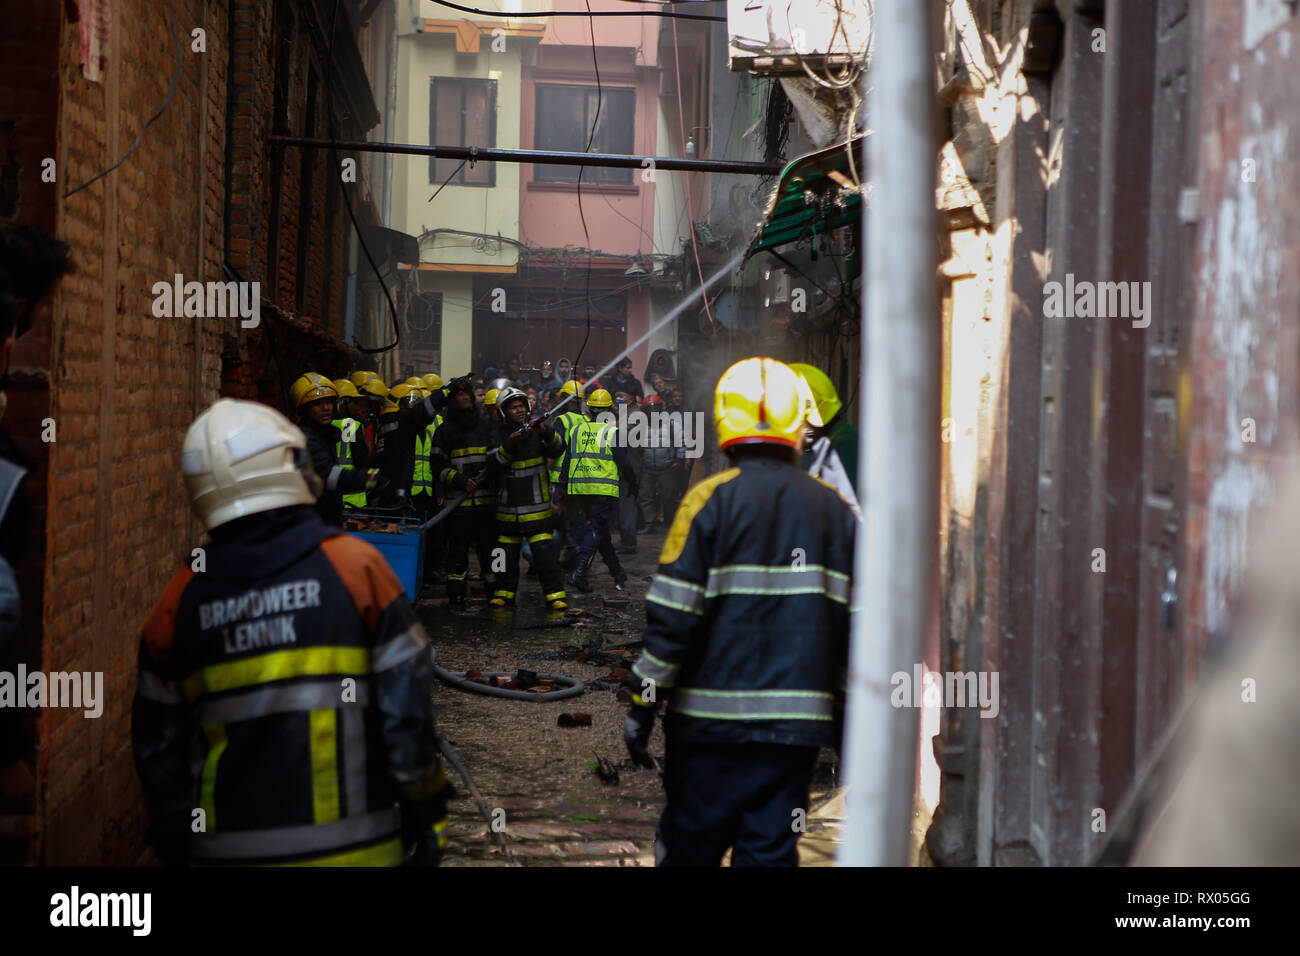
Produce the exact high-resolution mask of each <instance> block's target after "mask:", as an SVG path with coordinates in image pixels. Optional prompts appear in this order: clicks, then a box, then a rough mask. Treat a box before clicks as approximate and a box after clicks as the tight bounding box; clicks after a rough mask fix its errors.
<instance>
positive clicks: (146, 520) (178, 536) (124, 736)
mask: <svg viewBox="0 0 1300 956" xmlns="http://www.w3.org/2000/svg"><path fill="white" fill-rule="evenodd" d="M58 6H62V5H61V4H60V5H58ZM223 7H224V5H223V4H221V3H219V2H216V0H181V2H176V3H171V4H165V3H162V2H159V0H122V2H116V3H114V4H112V6H111V9H112V16H113V19H112V24H111V30H110V36H111V39H110V41H109V47H108V63H107V67H106V71H105V73H104V76H103V78H102V82H99V83H91V82H89V81H87V80H86V79H85V78H84V77H83V76H82V73H81V69H80V66H79V63H78V27H77V25H76V24H70V25H67V26H66V27H65V31H64V35H63V38H62V47H61V57H60V84H61V86H62V90H63V99H62V113H61V117H60V119H61V129H60V143H59V158H60V163H59V167H60V176H59V179H60V187H61V189H66V188H68V186H69V185H71V184H74V183H76V184H79V183H82V182H84V181H86V180H87V179H89V178H90V177H91V176H93V175H94V174H96V173H98V172H99V171H100V170H102V169H104V168H105V167H106V166H108V165H110V164H111V163H113V162H114V161H116V160H117V159H118V158H119V157H120V156H121V155H122V154H123V153H124V152H125V151H126V150H127V148H128V147H129V146H130V144H131V142H132V141H133V139H134V137H135V135H136V134H137V133H138V131H139V130H140V129H141V128H142V126H143V125H144V123H145V121H146V120H147V119H148V117H149V116H150V115H152V114H153V113H154V112H155V111H156V110H157V109H158V107H159V105H160V104H161V103H162V102H163V99H164V97H165V96H166V94H167V91H168V89H169V87H170V84H171V82H172V77H173V75H175V73H176V71H177V48H176V39H177V38H178V39H179V40H180V43H181V52H180V57H179V69H180V78H179V82H178V85H177V89H176V92H175V95H174V96H173V98H172V101H171V103H170V104H169V105H168V107H167V109H166V111H165V112H164V113H163V114H162V116H161V117H160V118H159V119H158V121H157V122H156V123H155V124H154V125H153V126H152V127H151V128H150V129H149V131H148V132H147V133H146V134H145V137H144V140H143V141H142V143H141V145H140V147H139V149H137V150H136V152H135V153H134V154H132V155H131V157H130V158H129V159H127V160H126V162H124V163H123V164H122V165H121V166H120V167H119V168H118V169H117V170H115V171H114V172H112V173H110V174H108V175H107V176H105V177H104V178H103V179H101V180H100V181H99V182H97V183H95V184H94V185H92V186H90V187H89V188H88V189H85V190H83V191H81V192H79V193H77V194H76V195H74V196H72V197H70V198H68V199H67V200H65V201H63V202H62V203H61V206H60V210H59V223H60V229H59V231H60V233H61V235H62V236H63V237H64V238H66V239H67V241H68V242H69V243H71V245H72V247H73V251H74V257H75V260H76V263H77V266H78V270H79V271H78V273H77V274H76V275H75V276H72V277H70V278H69V279H67V280H66V281H65V282H64V283H63V285H62V287H61V289H60V293H59V296H58V300H57V304H56V310H55V314H56V321H55V326H54V343H53V367H54V375H53V417H54V419H55V421H56V422H57V424H58V441H57V442H56V443H55V444H53V445H52V446H51V476H52V477H51V481H50V484H49V491H48V501H49V510H50V520H49V535H50V548H49V554H50V557H49V560H48V562H47V566H46V596H45V597H46V600H45V648H44V649H45V654H44V661H43V664H44V668H45V669H46V670H48V671H68V670H77V671H92V672H93V671H102V672H103V673H104V692H105V702H104V711H103V715H102V716H101V717H100V718H99V719H98V720H92V719H87V718H85V717H83V716H82V714H81V712H80V711H73V710H58V709H49V710H46V711H45V712H44V714H43V720H42V725H41V737H40V745H39V755H40V756H39V767H38V777H39V782H40V787H41V791H42V797H43V799H42V816H43V819H42V839H41V841H40V846H39V849H38V851H37V852H38V854H39V859H40V860H41V861H42V862H45V863H49V864H69V863H105V864H114V863H130V862H136V861H138V860H140V859H142V858H143V856H144V849H143V841H142V832H143V824H144V819H143V811H142V806H141V803H140V798H139V791H138V782H137V779H136V774H135V770H134V765H133V762H132V756H131V749H130V701H131V699H132V696H133V694H134V690H135V687H134V684H135V660H136V651H137V641H138V633H139V627H140V625H141V623H142V622H143V620H144V618H145V616H146V615H147V614H148V612H149V610H150V608H151V607H152V605H153V603H154V601H156V599H157V597H158V595H159V594H160V593H161V590H162V588H163V586H164V585H165V584H166V582H167V580H168V579H169V578H170V576H171V575H172V573H173V572H174V571H175V569H176V568H177V566H178V564H179V562H180V560H181V558H182V557H183V556H185V555H187V554H188V553H189V550H190V548H191V547H192V546H194V545H195V544H197V542H198V526H197V524H196V523H195V522H194V521H193V520H192V519H191V518H190V516H189V507H188V501H187V499H186V497H185V495H184V491H183V487H182V485H181V481H180V477H179V470H178V457H179V447H180V442H181V439H182V437H183V435H184V432H185V429H186V428H187V427H188V425H189V423H190V421H191V420H192V419H193V417H194V414H195V411H196V410H197V409H198V408H199V407H201V405H203V404H206V403H207V402H209V401H211V400H212V399H213V398H215V397H216V395H217V394H218V388H219V384H220V382H219V376H220V361H219V355H220V335H219V332H220V329H219V324H213V323H211V322H209V321H208V320H199V327H198V328H197V329H196V320H194V319H186V318H155V317H154V315H153V312H152V306H153V298H154V297H153V293H152V291H151V289H152V286H153V284H154V283H155V282H158V281H160V280H167V281H170V279H171V277H172V276H173V275H175V274H176V273H181V274H183V275H184V276H185V278H186V280H191V279H194V280H199V281H206V280H216V279H219V278H220V277H221V275H220V266H221V215H222V205H221V197H222V187H223V179H222V166H223V151H224V147H225V143H224V123H223V119H224V100H225V96H224V94H225V59H224V57H223V56H222V51H223V49H224V37H225V22H226V21H225V16H224V10H223ZM169 8H170V10H171V14H172V17H174V20H172V21H170V22H169V17H168V9H169ZM198 27H201V28H203V29H204V30H206V31H207V38H206V39H207V52H206V53H196V52H193V51H192V50H191V39H190V31H191V30H193V29H195V28H198ZM173 31H174V32H175V35H176V38H174V37H173ZM219 321H220V320H217V323H219ZM196 331H197V333H198V335H197V346H196ZM196 352H197V355H196Z"/></svg>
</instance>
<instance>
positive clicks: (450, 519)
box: [445, 507, 496, 600]
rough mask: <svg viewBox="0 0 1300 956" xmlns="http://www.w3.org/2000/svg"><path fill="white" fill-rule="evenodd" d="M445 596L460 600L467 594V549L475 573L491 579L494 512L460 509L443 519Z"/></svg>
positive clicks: (486, 508) (478, 509)
mask: <svg viewBox="0 0 1300 956" xmlns="http://www.w3.org/2000/svg"><path fill="white" fill-rule="evenodd" d="M445 523H446V525H447V597H449V598H451V599H452V600H459V599H461V598H464V597H465V595H466V594H467V593H468V587H467V586H466V584H465V577H466V575H467V574H468V573H469V549H470V547H471V546H472V547H473V548H474V553H475V554H476V555H478V569H479V573H480V574H482V575H483V580H484V581H488V582H490V581H491V580H492V549H493V548H494V547H495V546H496V509H495V508H491V507H482V508H465V507H460V508H457V509H456V510H455V511H453V512H452V513H451V514H450V515H448V516H447V518H446V521H445Z"/></svg>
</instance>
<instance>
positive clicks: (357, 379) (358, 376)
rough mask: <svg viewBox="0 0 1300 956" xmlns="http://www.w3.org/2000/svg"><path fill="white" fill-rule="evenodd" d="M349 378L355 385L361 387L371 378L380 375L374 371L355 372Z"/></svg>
mask: <svg viewBox="0 0 1300 956" xmlns="http://www.w3.org/2000/svg"><path fill="white" fill-rule="evenodd" d="M348 378H349V380H351V382H352V384H353V385H355V386H356V387H357V388H360V387H361V386H362V385H364V384H365V383H366V382H367V381H369V380H370V379H372V378H379V376H378V375H376V374H375V373H374V372H353V373H352V374H351V375H349V376H348Z"/></svg>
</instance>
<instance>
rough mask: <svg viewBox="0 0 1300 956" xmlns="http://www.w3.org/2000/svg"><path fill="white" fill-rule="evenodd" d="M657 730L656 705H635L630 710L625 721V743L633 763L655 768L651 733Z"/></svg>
mask: <svg viewBox="0 0 1300 956" xmlns="http://www.w3.org/2000/svg"><path fill="white" fill-rule="evenodd" d="M654 729H655V706H654V704H637V703H633V704H632V706H631V707H629V708H628V711H627V717H625V718H624V719H623V743H625V744H627V752H628V755H629V756H631V758H632V762H633V763H636V764H638V765H640V766H642V767H653V766H654V765H655V762H654V761H653V760H652V759H651V758H650V751H649V750H648V749H646V748H647V747H649V745H650V732H651V731H652V730H654Z"/></svg>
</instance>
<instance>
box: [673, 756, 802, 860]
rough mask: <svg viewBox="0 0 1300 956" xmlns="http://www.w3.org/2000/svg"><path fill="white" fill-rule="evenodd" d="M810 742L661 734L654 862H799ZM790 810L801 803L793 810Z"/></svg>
mask: <svg viewBox="0 0 1300 956" xmlns="http://www.w3.org/2000/svg"><path fill="white" fill-rule="evenodd" d="M816 762H817V748H816V747H791V746H787V745H785V744H700V743H690V742H686V741H682V740H674V739H672V738H671V737H670V738H669V740H668V752H667V754H666V756H665V759H664V791H665V793H666V794H667V796H668V805H667V806H666V807H665V808H664V812H663V816H662V817H660V819H659V847H658V850H657V851H656V862H657V864H658V865H659V866H718V865H719V864H720V863H721V862H722V855H723V853H725V852H726V850H727V847H731V865H732V866H798V865H799V852H798V849H797V846H798V841H799V832H800V830H801V829H802V828H801V827H799V826H798V824H799V823H801V822H802V821H804V820H805V819H806V817H807V814H808V786H809V784H810V783H811V781H812V773H813V766H814V764H815V763H816ZM796 811H802V812H801V813H800V812H796Z"/></svg>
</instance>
